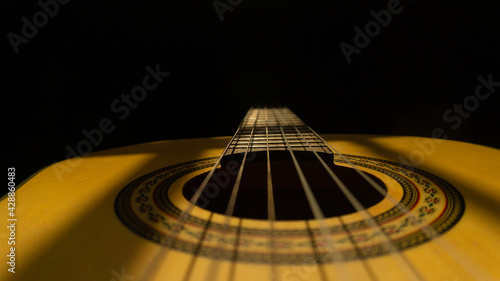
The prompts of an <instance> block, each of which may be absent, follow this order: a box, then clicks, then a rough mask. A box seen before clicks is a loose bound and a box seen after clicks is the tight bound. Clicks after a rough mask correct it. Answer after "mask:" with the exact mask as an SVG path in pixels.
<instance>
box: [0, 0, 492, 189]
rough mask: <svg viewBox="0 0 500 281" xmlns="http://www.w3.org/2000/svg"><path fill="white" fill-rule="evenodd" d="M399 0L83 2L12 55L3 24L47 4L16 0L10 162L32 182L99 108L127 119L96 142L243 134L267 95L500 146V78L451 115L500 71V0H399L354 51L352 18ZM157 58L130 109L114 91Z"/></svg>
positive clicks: (320, 125) (7, 63)
mask: <svg viewBox="0 0 500 281" xmlns="http://www.w3.org/2000/svg"><path fill="white" fill-rule="evenodd" d="M221 2H224V3H227V2H226V1H225V0H221ZM388 2H389V1H387V0H384V1H378V0H377V1H282V0H266V1H261V0H243V1H242V2H241V4H239V5H237V6H235V7H234V10H233V11H231V12H225V13H224V20H223V21H221V20H220V19H219V17H218V15H217V12H216V10H215V8H214V6H213V5H212V4H213V2H212V1H211V0H208V1H200V0H182V1H181V0H178V1H77V0H71V1H70V2H69V3H67V4H65V5H60V7H59V11H58V12H57V14H56V15H55V16H54V17H53V18H50V19H49V20H48V23H47V24H46V25H45V26H43V27H41V28H39V30H38V33H37V34H36V35H35V36H34V37H33V38H31V39H30V40H29V42H28V43H27V44H21V45H20V46H19V52H18V53H17V54H15V52H14V50H13V48H12V46H11V43H10V42H9V39H8V37H7V34H8V33H9V32H13V33H16V34H18V35H21V29H22V26H23V22H22V21H21V18H22V17H27V18H28V19H30V20H31V19H32V17H33V15H34V14H35V13H36V12H37V11H39V10H41V8H40V6H39V5H38V4H37V1H13V0H9V1H8V2H7V1H4V3H3V5H4V7H3V8H2V11H3V13H4V15H3V16H2V21H3V24H2V29H3V30H2V33H3V34H4V37H3V38H4V39H3V46H4V50H3V51H2V54H3V56H4V60H3V63H2V66H4V67H5V69H4V73H3V78H4V79H5V80H4V83H3V85H2V89H3V97H4V98H5V100H4V108H6V115H7V118H6V119H5V120H6V124H5V125H4V127H3V131H4V133H3V135H4V138H5V139H6V141H5V142H4V149H5V151H6V153H7V163H6V165H7V166H8V167H12V166H13V167H16V173H17V179H16V180H17V181H18V182H20V181H21V180H23V179H25V178H26V177H28V176H29V175H30V174H32V173H34V172H35V171H37V170H38V169H40V168H42V167H44V166H46V165H48V164H50V163H53V162H54V161H59V160H63V159H65V158H66V155H67V151H66V146H68V145H69V146H71V147H75V146H76V145H77V143H78V142H79V141H81V140H83V139H85V137H84V136H83V135H82V130H84V129H86V130H91V129H95V128H98V126H99V122H100V120H102V119H103V118H110V119H111V120H112V121H113V125H115V126H116V129H115V130H114V131H113V132H111V133H109V134H105V136H104V138H103V141H102V143H101V144H99V145H98V146H96V147H94V148H93V150H94V151H97V150H102V149H107V148H111V147H118V146H123V145H128V144H134V143H141V142H148V141H156V140H164V139H179V138H193V137H206V136H218V135H232V134H233V133H234V131H235V129H236V127H237V125H238V123H239V122H240V121H241V119H242V118H243V116H244V114H245V113H246V111H247V110H248V108H249V107H250V106H263V105H269V106H271V105H286V106H288V107H289V108H291V109H292V110H293V111H294V112H295V113H297V115H299V116H300V117H301V118H302V119H303V120H304V121H305V122H306V123H307V124H308V125H310V126H311V127H312V128H314V129H316V131H318V132H320V133H363V134H391V135H415V136H424V137H430V135H431V132H432V130H433V129H434V128H437V127H440V128H443V130H444V131H445V132H446V134H447V135H448V138H450V139H454V140H460V141H466V142H472V143H477V144H482V145H488V146H493V147H497V148H498V147H499V146H500V133H499V131H500V130H499V129H498V128H500V122H499V121H500V118H499V114H498V110H499V104H500V102H499V101H500V98H499V95H500V88H497V91H496V92H494V93H492V95H491V96H490V97H489V98H488V99H487V100H485V101H481V102H480V105H479V107H478V109H477V110H476V111H474V112H472V113H471V115H470V117H469V118H467V119H465V118H464V119H463V123H462V124H461V125H460V126H459V127H458V128H457V129H455V130H454V129H453V128H452V127H451V125H453V124H454V123H450V122H446V121H445V120H444V119H443V113H444V112H445V111H446V110H447V109H449V108H452V106H453V104H455V103H457V104H461V103H462V102H463V100H464V98H466V97H467V96H470V95H473V94H474V90H475V88H476V86H477V85H478V83H479V82H478V80H477V77H478V76H479V75H482V76H483V77H487V76H488V75H489V74H492V76H493V80H495V81H500V72H499V69H500V68H499V62H500V55H499V50H500V45H499V37H500V36H499V35H500V33H499V29H500V28H499V26H500V25H499V20H498V18H499V16H498V11H499V6H498V4H497V2H498V1H495V0H478V1H451V0H439V1H435V0H432V1H431V0H413V1H408V0H402V1H401V6H402V7H403V11H402V12H401V13H400V14H397V15H393V16H392V18H391V22H390V23H389V25H388V26H387V27H385V28H382V30H381V32H380V34H379V35H378V36H376V37H375V38H373V39H372V40H371V42H370V43H369V45H368V46H367V47H366V48H364V49H362V50H361V52H360V53H359V54H354V55H353V56H352V62H351V63H350V64H349V63H347V62H346V59H345V57H344V55H343V54H342V52H341V50H340V48H339V44H340V43H341V42H343V41H344V42H346V43H349V44H354V43H353V39H354V35H355V32H354V30H353V28H354V27H355V26H358V27H360V28H361V29H364V26H365V24H366V23H367V22H369V21H372V20H373V17H372V16H371V15H370V11H371V10H375V11H379V10H381V9H386V7H387V3H388ZM5 6H6V7H5ZM157 64H159V65H160V69H161V70H162V71H165V72H170V76H169V77H167V78H166V79H165V80H164V81H163V82H162V83H161V84H160V85H159V86H158V87H157V88H156V89H155V90H154V91H151V92H149V93H148V96H147V98H146V99H145V100H144V101H142V102H140V103H139V104H138V106H137V108H135V109H133V110H131V111H130V114H129V115H128V116H127V118H125V119H124V120H120V119H119V118H118V114H116V113H115V112H113V111H112V110H111V108H110V105H111V103H112V102H113V101H114V100H115V99H118V98H120V95H121V94H122V93H126V94H129V93H130V91H131V89H132V88H133V87H135V86H137V85H140V84H142V78H143V77H144V75H145V74H146V71H145V67H146V66H148V65H149V66H151V67H153V68H155V66H156V65H157Z"/></svg>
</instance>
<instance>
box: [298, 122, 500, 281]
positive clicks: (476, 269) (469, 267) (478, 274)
mask: <svg viewBox="0 0 500 281" xmlns="http://www.w3.org/2000/svg"><path fill="white" fill-rule="evenodd" d="M308 129H309V130H311V132H312V133H313V134H314V135H315V136H317V137H318V138H319V139H321V141H322V142H323V143H324V144H326V145H327V146H328V147H329V148H330V150H331V151H332V152H334V153H336V154H338V155H339V156H340V157H341V158H342V160H344V161H345V162H346V163H347V164H348V165H349V166H350V167H351V168H353V169H354V170H355V171H356V172H357V173H358V174H359V175H361V176H362V177H363V178H364V179H365V180H366V181H367V182H368V183H369V184H370V185H371V186H372V187H373V188H375V190H377V191H378V192H379V193H380V194H381V195H382V196H384V195H386V194H385V190H384V189H383V188H382V187H381V186H380V185H379V184H378V183H377V182H375V181H374V180H373V179H371V178H370V177H368V176H367V175H366V173H365V172H363V171H361V170H360V169H359V168H358V167H357V166H356V165H354V164H353V163H352V162H351V161H350V160H349V159H347V158H346V157H345V156H344V155H343V154H341V153H340V152H339V151H338V150H337V149H335V148H334V147H333V146H332V145H331V144H329V143H328V142H327V141H326V140H325V139H324V138H323V137H321V136H320V135H319V134H318V133H316V132H315V131H314V130H313V129H311V128H310V127H308ZM386 198H387V199H388V200H389V201H390V203H391V204H392V205H394V206H395V207H396V208H397V209H398V211H399V212H400V213H401V214H402V215H403V216H408V217H409V216H410V214H409V213H410V210H409V209H408V208H407V207H406V206H404V205H402V204H401V203H400V202H398V201H397V200H396V199H395V198H394V197H393V196H392V195H391V194H389V193H387V195H386ZM417 228H418V229H419V230H421V231H423V232H424V233H425V234H426V235H427V236H428V237H429V239H430V242H433V243H436V244H437V246H439V247H441V248H442V249H443V250H444V251H445V252H446V253H447V254H448V255H449V256H450V257H451V258H452V259H454V260H455V261H456V262H457V263H458V264H459V265H460V266H461V267H462V268H463V269H465V271H467V272H468V273H469V275H471V276H472V277H474V279H475V280H495V278H494V277H493V276H491V274H489V273H488V272H487V271H486V270H484V269H483V267H481V266H479V265H478V264H477V263H475V262H473V261H472V260H470V259H469V258H467V257H466V256H465V255H464V254H463V253H462V252H461V251H459V250H458V249H457V247H456V246H455V245H453V244H451V243H450V242H449V241H447V240H446V239H445V238H443V237H442V236H441V235H439V233H438V232H437V231H435V230H434V229H433V228H432V227H430V226H428V225H422V226H417Z"/></svg>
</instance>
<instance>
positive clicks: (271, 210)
mask: <svg viewBox="0 0 500 281" xmlns="http://www.w3.org/2000/svg"><path fill="white" fill-rule="evenodd" d="M267 113H268V111H267V107H265V108H264V114H265V122H266V171H267V219H268V221H269V235H270V236H269V241H270V256H269V259H270V261H271V280H273V281H277V278H278V271H277V268H276V264H275V260H276V245H275V243H276V231H275V229H274V223H275V221H276V209H275V206H274V192H273V181H272V177H271V156H270V153H269V120H268V114H267Z"/></svg>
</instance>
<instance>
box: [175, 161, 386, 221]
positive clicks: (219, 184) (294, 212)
mask: <svg viewBox="0 0 500 281" xmlns="http://www.w3.org/2000/svg"><path fill="white" fill-rule="evenodd" d="M270 156H271V157H270V158H271V159H272V160H273V161H271V178H272V188H273V196H274V204H275V212H276V219H277V220H306V219H314V216H313V214H312V212H311V207H310V204H309V202H308V201H307V198H306V195H305V192H304V188H303V187H302V185H301V183H300V179H299V176H298V174H297V171H296V168H295V166H294V164H293V161H292V159H291V157H290V155H289V153H288V152H285V151H283V152H280V151H274V152H271V155H270ZM295 156H296V158H297V160H298V161H299V163H300V167H301V169H302V171H303V172H304V175H305V177H306V179H307V181H308V183H309V185H310V186H311V189H312V191H313V193H314V196H315V198H316V200H317V202H318V204H319V206H320V208H321V210H322V211H323V214H324V215H325V217H334V216H340V215H345V214H349V213H353V212H356V210H355V209H354V207H353V206H352V205H351V204H350V202H349V201H348V200H347V198H346V196H345V195H344V194H343V192H342V191H341V190H340V188H339V187H338V186H337V184H336V183H335V182H334V180H333V179H332V178H331V176H330V175H329V174H328V173H327V171H326V170H325V168H324V167H323V166H322V164H321V163H320V161H318V160H317V159H316V158H315V156H314V155H313V154H312V153H311V152H296V153H295ZM328 157H330V159H328ZM242 158H243V156H242V155H236V156H232V157H231V158H226V159H224V161H223V163H222V165H221V166H220V167H219V169H217V170H216V171H215V173H214V175H213V177H212V178H211V179H210V181H209V182H208V184H207V186H206V187H205V189H204V191H203V193H202V195H201V196H200V198H199V200H198V202H197V203H196V205H198V206H199V207H201V208H204V209H207V210H210V211H213V212H216V213H220V214H225V213H226V209H227V206H228V202H229V198H230V196H231V192H232V190H233V187H234V184H235V181H236V177H237V173H238V169H239V167H240V165H241V161H242ZM248 158H249V159H250V161H247V162H246V163H245V166H244V170H243V175H242V179H241V184H240V187H239V191H238V195H237V200H236V205H235V208H234V213H233V216H236V217H242V218H251V219H263V220H265V219H268V203H267V198H268V191H267V188H268V187H267V161H266V154H265V153H260V152H259V153H254V154H251V156H248ZM324 159H325V160H326V162H327V163H328V164H329V166H330V168H331V169H332V170H333V171H334V172H335V174H336V175H337V176H339V178H340V179H341V180H342V182H343V183H344V184H345V185H346V186H347V187H348V188H349V190H350V192H351V193H352V194H353V195H354V196H355V197H356V198H357V199H358V200H359V201H360V202H361V204H362V205H363V206H364V207H365V208H368V207H370V206H373V205H375V204H377V203H378V202H380V201H382V200H383V199H384V197H385V193H386V192H387V188H386V187H385V185H384V183H383V182H382V181H381V180H379V179H378V178H376V177H374V176H372V175H369V174H368V175H369V176H370V177H371V178H372V179H373V180H375V181H376V182H377V183H378V184H379V185H380V186H382V187H383V188H384V190H385V193H384V194H380V193H379V192H378V191H377V190H375V189H374V188H373V187H372V186H371V185H370V184H369V183H368V182H367V181H366V180H365V179H363V178H362V177H361V176H360V175H359V174H358V173H357V172H356V171H355V170H354V169H351V168H346V167H341V166H337V165H335V164H334V163H333V159H331V155H330V156H328V155H327V156H325V158H324ZM207 173H208V172H207ZM207 173H204V174H201V175H199V176H196V177H194V178H192V179H190V180H189V181H188V182H187V183H186V185H185V186H184V188H183V194H184V197H185V198H187V199H188V200H190V199H191V198H192V196H193V194H194V193H195V192H196V190H197V189H198V188H199V186H200V184H201V183H202V182H203V180H204V179H205V177H206V175H207Z"/></svg>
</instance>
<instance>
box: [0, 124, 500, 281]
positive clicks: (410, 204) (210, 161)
mask: <svg viewBox="0 0 500 281" xmlns="http://www.w3.org/2000/svg"><path fill="white" fill-rule="evenodd" d="M322 137H323V138H324V139H325V140H326V141H327V142H328V143H329V144H330V145H332V146H333V147H335V148H336V149H337V150H338V151H340V152H341V153H342V154H344V155H345V157H347V158H348V159H349V161H352V163H354V164H355V165H356V166H357V167H358V168H359V169H360V170H362V171H366V172H367V173H369V174H370V175H372V176H374V177H375V178H378V179H379V180H380V181H381V182H382V183H383V184H384V186H385V188H386V192H387V193H388V194H391V196H393V197H394V198H395V199H396V200H397V201H398V202H404V205H405V206H407V208H408V211H409V213H408V215H407V216H404V215H403V214H402V213H401V212H399V211H398V210H396V209H394V206H393V202H391V201H390V200H387V199H386V198H383V199H382V200H380V201H379V202H376V203H373V204H372V205H371V206H370V207H369V208H367V211H368V212H369V214H370V215H371V216H372V217H373V218H374V219H375V221H376V222H377V223H378V225H379V226H380V229H382V230H383V232H384V234H385V237H389V239H390V240H392V241H395V242H394V245H395V247H396V248H397V249H398V252H397V253H392V252H390V251H389V250H388V248H387V247H386V246H384V244H383V241H384V239H383V236H384V235H381V232H378V234H377V232H376V231H375V230H370V229H369V228H367V227H366V224H364V223H362V222H363V220H364V217H362V216H361V215H360V214H359V213H358V212H350V213H346V214H342V215H340V216H333V217H332V216H328V215H325V216H326V218H325V220H324V225H325V226H321V224H320V223H319V222H317V221H316V220H315V219H300V220H290V219H283V220H280V219H279V218H278V220H276V221H275V222H273V223H272V229H273V231H270V222H269V221H267V220H265V219H256V218H248V217H243V218H240V217H237V216H235V217H232V218H230V219H229V220H227V219H226V218H225V216H224V215H223V214H220V213H217V212H211V211H209V210H207V209H205V208H202V207H200V206H191V207H190V205H192V204H191V203H190V202H189V199H188V198H186V197H185V196H183V194H185V192H186V190H184V189H183V188H184V186H185V185H186V184H188V183H189V182H190V181H194V180H195V179H194V178H196V177H197V176H198V177H199V176H200V175H203V174H204V173H207V172H208V171H209V170H210V167H211V165H214V163H216V160H217V157H218V156H219V155H221V153H222V152H223V150H224V148H225V147H226V145H227V144H228V142H229V141H230V139H231V138H229V137H219V138H202V139H187V140H173V141H161V142H152V143H145V144H138V145H132V146H127V147H123V148H116V149H111V150H106V151H101V152H97V153H92V154H89V155H87V156H84V157H81V158H76V159H68V160H65V161H62V162H59V163H55V164H54V165H51V166H49V167H46V168H44V169H43V170H41V171H39V172H38V173H37V174H35V175H34V176H32V177H31V178H30V179H29V180H27V181H26V182H24V183H23V184H22V186H19V187H18V188H19V189H18V190H17V191H16V195H15V196H16V205H15V206H16V209H15V210H16V218H17V221H16V233H15V235H16V236H15V271H16V273H14V274H13V273H11V272H8V271H7V270H6V269H5V264H6V262H8V257H6V256H5V255H2V259H1V260H2V264H3V265H4V266H3V267H4V270H2V271H1V272H0V279H1V280H38V281H42V280H50V281H53V280H85V281H88V280H117V281H118V280H168V281H177V280H179V281H189V280H223V281H225V280H228V281H229V280H249V281H250V280H284V281H285V280H290V281H291V280H293V281H299V280H322V281H326V280H384V281H385V280H411V279H410V278H408V277H407V274H408V272H407V270H405V269H404V267H401V266H400V265H399V263H398V260H401V257H403V260H405V261H406V262H407V263H408V264H410V265H411V266H410V268H412V269H413V270H414V271H415V272H417V273H418V274H417V275H418V276H419V278H420V279H422V280H438V281H443V280H449V281H452V280H457V281H458V280H460V281H462V280H476V278H478V277H480V278H483V277H484V278H486V279H482V280H487V279H491V280H495V279H496V280H500V270H499V267H498V262H499V261H500V247H499V246H500V242H499V237H500V220H499V218H500V212H499V211H500V209H499V204H500V151H499V150H497V149H493V148H489V147H484V146H479V145H474V144H468V143H462V142H456V141H449V140H435V139H427V138H417V137H392V136H372V135H333V134H332V135H322ZM334 162H335V163H336V165H338V166H346V167H349V165H348V164H347V163H346V161H345V159H342V158H340V157H338V156H337V155H335V158H334ZM410 166H412V167H410ZM222 168H223V167H221V169H222ZM231 172H232V171H231V170H230V171H228V173H231ZM219 179H220V181H221V182H222V183H223V184H224V183H225V182H227V181H226V178H224V177H222V176H219ZM207 192H208V193H204V194H203V196H205V198H204V199H203V196H202V199H203V200H208V201H209V200H210V198H211V197H210V196H215V195H216V194H215V193H219V192H221V191H220V190H216V189H212V190H209V191H207ZM210 192H211V193H210ZM436 198H437V199H436ZM202 203H203V202H202ZM7 204H8V200H6V198H5V197H4V198H3V200H2V201H1V202H0V206H1V208H0V209H2V210H4V211H2V212H1V213H0V217H1V219H2V221H4V222H5V221H7V219H8V217H7V216H6V214H7V211H5V210H7V207H8V206H7ZM292 205H293V204H292ZM189 208H191V210H190V213H189V217H188V218H187V220H186V223H185V224H183V229H182V231H180V233H179V235H178V236H177V237H176V239H175V241H172V240H169V241H170V242H171V247H166V246H165V244H164V243H165V241H166V240H165V237H168V234H169V231H173V230H175V229H177V228H176V220H178V218H179V216H180V215H181V213H182V212H183V211H184V210H187V209H189ZM278 215H280V214H278ZM282 215H284V216H285V217H286V214H282ZM225 222H228V223H229V224H228V225H226V228H225V227H224V224H225ZM422 227H430V228H432V229H433V230H436V231H437V233H438V235H437V236H436V237H429V235H426V234H425V231H423V230H422V229H421V228H422ZM322 229H323V230H324V229H327V230H328V231H329V233H330V234H331V239H332V240H333V242H334V244H335V245H336V246H335V247H336V250H338V253H340V254H332V252H331V251H330V250H328V249H326V248H325V247H324V244H328V243H327V241H326V240H325V237H323V236H322V233H324V232H323V231H322ZM2 232H3V231H2ZM3 233H4V232H3ZM7 238H8V235H7V234H2V244H3V246H2V247H5V246H6V244H7V242H6V241H7ZM170 242H169V243H170ZM395 256H399V258H395ZM464 263H467V264H468V267H464ZM471 271H472V272H471Z"/></svg>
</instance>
